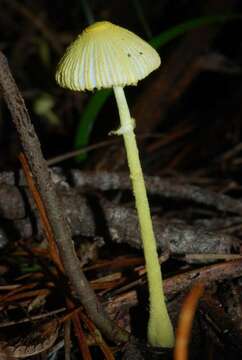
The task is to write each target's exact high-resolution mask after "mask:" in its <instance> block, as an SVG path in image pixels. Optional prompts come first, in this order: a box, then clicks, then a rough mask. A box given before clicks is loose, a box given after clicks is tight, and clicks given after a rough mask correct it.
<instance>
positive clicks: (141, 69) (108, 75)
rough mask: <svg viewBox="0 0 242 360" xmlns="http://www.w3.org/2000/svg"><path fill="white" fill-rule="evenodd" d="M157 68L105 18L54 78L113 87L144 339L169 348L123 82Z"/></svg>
mask: <svg viewBox="0 0 242 360" xmlns="http://www.w3.org/2000/svg"><path fill="white" fill-rule="evenodd" d="M159 66H160V57H159V54H158V53H157V52H156V51H155V50H154V49H153V48H152V47H151V46H150V45H149V44H148V43H146V42H145V41H144V40H142V39H141V38H140V37H138V36H137V35H135V34H134V33H132V32H130V31H128V30H127V29H124V28H122V27H120V26H117V25H114V24H112V23H110V22H108V21H100V22H96V23H94V24H92V25H91V26H89V27H87V28H86V29H85V30H84V31H83V32H82V33H81V34H80V35H79V36H78V38H77V39H76V40H75V41H74V42H73V43H72V44H71V45H70V46H69V47H68V49H67V50H66V53H65V54H64V56H63V58H62V59H61V61H60V63H59V65H58V68H57V72H56V81H57V82H58V83H59V85H60V86H62V87H66V88H69V89H72V90H77V91H84V90H94V89H101V88H113V90H114V94H115V98H116V101H117V105H118V110H119V116H120V122H121V127H120V128H119V129H118V130H116V131H113V132H112V133H113V134H117V135H123V137H124V143H125V148H126V152H127V159H128V165H129V169H130V177H131V180H132V185H133V192H134V197H135V203H136V209H137V213H138V219H139V224H140V229H141V239H142V242H143V249H144V257H145V263H146V270H147V278H148V287H149V303H150V317H149V321H148V342H149V343H150V344H151V345H152V346H160V347H167V348H171V347H173V346H174V332H173V327H172V324H171V321H170V318H169V314H168V311H167V308H166V304H165V297H164V291H163V285H162V274H161V269H160V264H159V259H158V253H157V246H156V240H155V236H154V231H153V226H152V220H151V214H150V208H149V203H148V198H147V193H146V188H145V182H144V177H143V173H142V169H141V164H140V159H139V153H138V148H137V143H136V139H135V134H134V127H135V121H134V119H132V118H131V116H130V112H129V107H128V104H127V101H126V98H125V94H124V90H123V88H124V86H126V85H136V84H137V82H138V81H139V80H141V79H143V78H145V77H146V76H147V75H148V74H149V73H151V72H152V71H153V70H155V69H157V68H158V67H159Z"/></svg>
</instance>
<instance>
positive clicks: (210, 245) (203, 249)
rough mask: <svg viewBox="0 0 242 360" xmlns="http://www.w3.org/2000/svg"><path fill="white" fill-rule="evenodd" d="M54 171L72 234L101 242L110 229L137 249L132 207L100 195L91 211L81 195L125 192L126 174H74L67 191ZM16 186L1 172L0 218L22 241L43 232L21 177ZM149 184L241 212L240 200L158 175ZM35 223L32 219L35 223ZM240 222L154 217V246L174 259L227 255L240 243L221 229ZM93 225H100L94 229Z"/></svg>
mask: <svg viewBox="0 0 242 360" xmlns="http://www.w3.org/2000/svg"><path fill="white" fill-rule="evenodd" d="M58 172H59V170H57V173H53V175H52V176H53V177H54V179H55V183H56V189H57V191H58V195H59V198H60V200H61V202H62V204H63V208H64V211H65V216H66V218H67V221H68V223H69V225H70V228H71V232H72V236H74V237H76V236H82V237H86V238H98V237H99V238H100V237H105V235H106V232H107V231H108V233H109V237H110V239H111V240H112V241H114V242H116V243H128V244H129V245H130V246H132V247H135V248H140V246H141V245H140V244H141V242H140V234H139V227H138V220H137V215H136V211H135V210H134V209H132V208H129V207H125V206H118V205H116V204H114V203H111V202H109V201H107V200H105V199H104V198H100V197H99V198H95V209H93V206H92V203H91V201H90V199H89V197H88V196H85V195H83V194H82V193H83V192H84V188H86V187H89V188H90V187H92V188H93V189H101V190H106V191H107V190H113V189H116V190H117V189H120V188H121V189H123V190H128V189H129V188H130V185H129V178H128V176H127V175H124V174H122V175H121V174H110V176H108V174H107V173H100V174H95V173H93V174H91V173H82V172H78V171H76V170H74V171H73V172H72V173H71V174H72V176H73V180H74V185H75V186H73V187H70V185H69V184H68V183H67V179H66V178H65V177H64V175H61V174H60V175H58ZM17 183H18V184H20V185H17V184H16V181H15V180H14V176H13V174H12V178H11V176H10V174H8V175H7V174H6V173H2V174H1V175H0V193H1V197H0V219H1V218H2V219H5V220H6V219H7V220H11V221H13V228H14V229H15V230H16V232H17V233H19V235H20V236H21V237H23V238H28V237H30V236H32V235H33V234H34V235H36V236H40V235H41V233H42V230H41V226H40V221H39V218H38V214H37V212H36V211H35V206H34V204H33V201H32V199H31V197H30V196H29V194H28V190H27V188H26V186H25V184H24V180H23V179H21V178H20V179H19V181H18V182H17ZM147 183H148V189H149V190H150V192H151V193H153V194H165V196H167V197H171V198H176V197H177V198H181V199H184V198H186V200H189V199H190V200H195V201H197V202H200V203H203V204H207V205H210V206H211V205H214V207H217V209H220V210H221V209H222V210H225V209H227V210H228V211H230V212H232V211H233V210H234V211H239V212H240V211H241V209H240V207H242V205H241V203H240V201H238V200H234V199H232V198H230V197H228V196H224V195H221V194H216V193H213V192H210V191H207V190H204V189H201V188H199V187H193V186H189V185H184V184H178V185H177V184H175V183H174V181H173V182H172V181H168V180H162V179H160V178H157V177H154V178H153V177H149V178H147ZM14 184H15V185H14ZM172 190H174V192H173V191H172ZM89 193H91V190H90V191H89ZM87 194H88V191H87ZM27 199H28V201H27ZM97 205H98V206H99V214H98V217H99V219H97V214H96V213H95V212H96V210H97ZM231 209H232V210H231ZM33 219H35V221H34V222H33ZM238 221H239V220H238V217H234V218H233V217H231V218H230V219H227V220H225V221H223V222H221V219H217V223H216V221H215V219H212V220H211V225H210V222H209V220H206V221H205V222H204V223H202V222H199V221H197V223H194V224H193V225H190V224H187V223H185V222H184V221H182V220H178V219H162V218H160V217H157V216H155V217H153V222H154V230H155V234H156V239H157V243H158V247H159V248H160V249H161V251H166V250H169V251H170V253H171V254H173V255H182V254H198V253H202V254H204V253H205V254H206V253H207V254H229V253H230V252H231V250H232V249H233V251H234V250H236V249H237V250H238V249H239V239H238V238H237V237H235V236H233V235H231V234H226V233H225V232H223V231H219V229H220V228H223V226H225V225H226V222H227V225H228V224H229V225H233V224H238ZM97 222H98V223H99V226H97ZM100 223H101V226H100ZM103 224H105V225H106V230H105V227H104V225H103ZM36 225H37V226H36ZM209 227H210V228H209ZM36 229H37V232H36ZM105 231H106V232H105ZM15 236H16V234H15Z"/></svg>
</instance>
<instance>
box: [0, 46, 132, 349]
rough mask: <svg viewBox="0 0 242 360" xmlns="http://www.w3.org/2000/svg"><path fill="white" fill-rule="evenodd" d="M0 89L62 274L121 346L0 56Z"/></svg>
mask: <svg viewBox="0 0 242 360" xmlns="http://www.w3.org/2000/svg"><path fill="white" fill-rule="evenodd" d="M0 87H1V90H2V94H3V97H4V99H5V101H6V104H7V106H8V108H9V110H10V112H11V115H12V120H13V122H14V124H15V126H16V129H17V132H18V135H19V138H20V141H21V144H22V147H23V150H24V153H25V155H26V158H27V159H28V163H29V166H30V169H31V172H32V173H33V176H34V179H35V182H36V184H37V186H38V190H39V193H40V195H41V197H42V200H43V202H44V205H45V208H46V213H47V216H48V218H49V222H50V224H51V227H52V231H53V234H54V237H55V240H56V242H57V247H58V251H59V255H60V258H61V260H62V262H63V265H64V268H65V273H66V275H67V276H68V279H69V280H70V282H71V284H72V286H73V288H74V290H75V294H76V296H77V297H78V298H79V300H80V301H81V302H82V304H83V306H84V307H85V309H86V311H87V313H88V315H89V317H90V318H91V319H92V320H93V322H94V323H95V324H96V325H97V327H98V328H99V329H100V330H101V331H102V332H103V333H104V334H105V335H106V336H107V337H109V338H110V339H112V340H113V341H115V342H118V343H119V342H125V341H127V340H128V334H127V333H126V332H125V331H122V330H121V329H120V328H118V327H117V326H116V325H115V324H114V323H113V322H112V321H111V320H110V319H109V318H108V316H107V315H106V313H105V311H104V310H103V308H102V306H101V305H100V303H99V302H98V300H97V298H96V296H95V293H94V291H93V290H92V288H91V287H90V285H89V283H88V281H87V279H86V277H85V275H84V274H83V272H82V271H81V268H80V263H79V260H78V258H77V256H76V253H75V250H74V246H73V242H72V238H71V232H70V229H69V226H68V224H67V222H66V219H65V217H64V215H63V211H62V204H61V202H60V199H59V198H58V196H57V193H56V189H55V186H54V183H53V181H52V179H51V176H50V172H49V170H48V167H47V163H46V161H45V160H44V158H43V155H42V152H41V148H40V143H39V140H38V138H37V135H36V133H35V130H34V128H33V125H32V123H31V120H30V116H29V114H28V111H27V109H26V106H25V103H24V100H23V98H22V96H21V94H20V91H19V89H18V88H17V85H16V83H15V81H14V79H13V77H12V74H11V72H10V69H9V66H8V63H7V59H6V58H5V56H4V55H3V54H2V53H1V52H0Z"/></svg>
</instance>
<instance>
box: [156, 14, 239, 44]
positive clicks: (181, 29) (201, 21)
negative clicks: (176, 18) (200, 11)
mask: <svg viewBox="0 0 242 360" xmlns="http://www.w3.org/2000/svg"><path fill="white" fill-rule="evenodd" d="M235 19H241V15H236V14H230V15H214V16H202V17H199V18H195V19H192V20H188V21H185V22H183V23H181V24H178V25H176V26H173V27H172V28H170V29H168V30H166V31H163V32H162V33H161V34H160V35H157V36H155V37H153V38H152V39H151V40H150V45H152V46H153V47H154V48H155V49H159V48H161V47H162V46H164V45H166V44H167V43H168V42H170V41H171V40H174V39H176V38H177V37H179V36H181V35H183V34H185V33H186V32H187V31H189V30H194V29H196V28H199V27H201V26H205V25H210V24H216V23H217V24H219V23H225V22H227V21H231V20H235Z"/></svg>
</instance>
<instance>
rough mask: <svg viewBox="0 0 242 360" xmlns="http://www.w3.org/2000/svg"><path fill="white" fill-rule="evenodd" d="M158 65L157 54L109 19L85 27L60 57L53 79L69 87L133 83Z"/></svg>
mask: <svg viewBox="0 0 242 360" xmlns="http://www.w3.org/2000/svg"><path fill="white" fill-rule="evenodd" d="M159 66H160V56H159V54H158V53H157V52H156V50H155V49H153V48H152V47H151V46H150V45H149V44H148V43H147V42H145V41H144V40H142V39H141V38H140V37H139V36H137V35H135V34H134V33H132V32H131V31H128V30H126V29H124V28H122V27H120V26H117V25H114V24H112V23H110V22H108V21H100V22H97V23H95V24H93V25H91V26H89V27H87V28H86V29H85V30H84V31H83V32H82V33H81V34H80V35H79V36H78V38H77V39H76V40H75V41H74V42H73V43H72V44H71V45H70V46H69V47H68V49H67V50H66V53H65V54H64V56H63V58H62V59H61V61H60V63H59V65H58V68H57V72H56V81H57V82H58V84H59V85H60V86H62V87H65V88H69V89H71V90H78V91H84V90H93V89H95V88H96V89H101V88H110V87H113V86H122V87H124V86H125V85H136V84H137V82H138V81H139V80H141V79H143V78H145V77H146V76H147V75H148V74H149V73H151V72H152V71H153V70H155V69H157V68H158V67H159Z"/></svg>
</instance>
